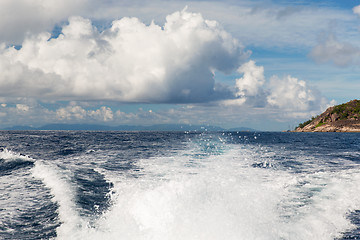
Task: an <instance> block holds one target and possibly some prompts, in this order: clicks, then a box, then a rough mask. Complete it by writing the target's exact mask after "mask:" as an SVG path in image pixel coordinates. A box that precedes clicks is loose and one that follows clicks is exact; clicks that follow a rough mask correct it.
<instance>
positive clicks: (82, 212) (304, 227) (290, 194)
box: [0, 131, 360, 240]
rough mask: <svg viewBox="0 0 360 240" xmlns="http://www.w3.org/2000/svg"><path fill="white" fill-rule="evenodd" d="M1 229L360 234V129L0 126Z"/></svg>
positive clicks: (79, 234)
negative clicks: (274, 130) (36, 128)
mask: <svg viewBox="0 0 360 240" xmlns="http://www.w3.org/2000/svg"><path fill="white" fill-rule="evenodd" d="M0 147H1V151H0V192H1V194H0V239H86V240H90V239H102V240H104V239H125V240H133V239H134V240H135V239H141V240H144V239H153V240H162V239H164V240H173V239H182V240H183V239H186V240H192V239H204V240H212V239H216V240H230V239H237V240H239V239H359V238H360V164H359V163H360V134H356V133H354V134H352V133H236V132H232V133H207V132H205V133H180V132H76V131H63V132H62V131H19V132H6V131H2V132H0Z"/></svg>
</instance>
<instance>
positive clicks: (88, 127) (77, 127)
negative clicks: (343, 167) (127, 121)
mask: <svg viewBox="0 0 360 240" xmlns="http://www.w3.org/2000/svg"><path fill="white" fill-rule="evenodd" d="M3 130H22V131H25V130H64V131H67V130H70V131H71V130H73V131H239V132H258V131H257V130H255V129H252V128H246V127H239V128H231V129H225V128H221V127H217V126H203V125H190V124H155V125H151V126H141V125H119V126H107V125H100V124H47V125H44V126H41V127H30V126H13V127H9V128H5V129H3Z"/></svg>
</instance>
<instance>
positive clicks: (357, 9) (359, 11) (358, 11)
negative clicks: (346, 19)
mask: <svg viewBox="0 0 360 240" xmlns="http://www.w3.org/2000/svg"><path fill="white" fill-rule="evenodd" d="M353 13H355V14H357V15H359V16H360V5H358V6H355V7H353Z"/></svg>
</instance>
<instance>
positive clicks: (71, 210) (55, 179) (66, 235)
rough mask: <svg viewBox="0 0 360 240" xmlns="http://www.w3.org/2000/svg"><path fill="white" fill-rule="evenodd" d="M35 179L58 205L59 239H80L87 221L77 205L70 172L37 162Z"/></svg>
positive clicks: (33, 171)
mask: <svg viewBox="0 0 360 240" xmlns="http://www.w3.org/2000/svg"><path fill="white" fill-rule="evenodd" d="M32 174H33V176H34V177H36V178H38V179H41V180H42V182H43V183H44V184H45V186H46V187H48V188H49V189H50V191H51V194H52V195H53V199H52V200H53V201H54V202H56V203H57V204H58V214H59V218H60V221H61V225H60V227H58V228H57V230H56V233H57V236H58V238H59V239H80V236H79V235H78V232H79V230H78V229H79V228H80V229H81V228H82V227H83V226H84V225H85V226H86V221H85V220H84V219H82V218H81V217H80V216H79V214H78V212H77V210H76V205H75V200H74V199H75V192H76V191H75V189H74V187H73V186H72V185H71V184H70V178H69V174H70V173H69V172H66V171H65V170H61V169H60V168H59V167H57V166H55V165H53V164H47V163H45V162H43V161H36V162H35V166H34V168H33V169H32Z"/></svg>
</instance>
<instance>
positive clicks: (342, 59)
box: [309, 34, 360, 67]
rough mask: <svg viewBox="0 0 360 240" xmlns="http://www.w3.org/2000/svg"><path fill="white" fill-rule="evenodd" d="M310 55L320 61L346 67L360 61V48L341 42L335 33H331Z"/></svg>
mask: <svg viewBox="0 0 360 240" xmlns="http://www.w3.org/2000/svg"><path fill="white" fill-rule="evenodd" d="M309 55H310V57H312V58H313V59H314V60H315V61H317V62H319V63H325V62H330V63H333V64H335V65H337V66H339V67H346V66H349V65H351V64H354V63H359V57H360V48H358V47H356V46H353V45H352V44H350V43H346V42H339V41H338V40H337V39H336V37H335V36H334V35H333V34H329V35H328V36H327V38H325V39H324V40H322V41H321V42H319V43H318V44H317V45H316V46H315V47H314V48H313V49H312V51H311V52H310V54H309Z"/></svg>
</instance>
